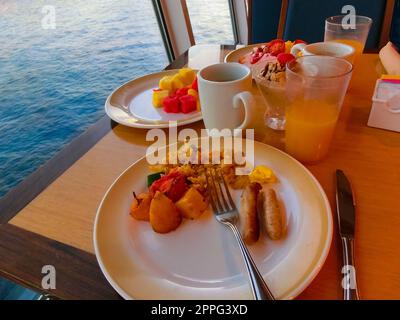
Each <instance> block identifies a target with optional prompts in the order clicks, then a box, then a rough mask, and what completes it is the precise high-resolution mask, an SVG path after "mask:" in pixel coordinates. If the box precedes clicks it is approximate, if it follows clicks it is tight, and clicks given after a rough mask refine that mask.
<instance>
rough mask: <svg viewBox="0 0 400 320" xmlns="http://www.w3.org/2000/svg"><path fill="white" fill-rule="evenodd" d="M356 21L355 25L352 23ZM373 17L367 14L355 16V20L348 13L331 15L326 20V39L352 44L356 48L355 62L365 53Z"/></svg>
mask: <svg viewBox="0 0 400 320" xmlns="http://www.w3.org/2000/svg"><path fill="white" fill-rule="evenodd" d="M352 22H354V25H351V23H352ZM371 25H372V19H371V18H369V17H365V16H354V21H352V20H351V17H350V19H348V15H339V16H333V17H329V18H328V19H326V20H325V41H335V42H339V43H344V44H348V45H350V46H352V47H353V48H354V49H355V57H354V63H356V61H357V58H358V57H359V56H360V55H361V54H362V53H363V51H364V47H365V43H366V41H367V38H368V34H369V30H370V29H371Z"/></svg>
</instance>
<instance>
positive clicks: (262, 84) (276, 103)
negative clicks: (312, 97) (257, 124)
mask: <svg viewBox="0 0 400 320" xmlns="http://www.w3.org/2000/svg"><path fill="white" fill-rule="evenodd" d="M253 76H254V79H255V81H256V83H257V86H258V89H259V90H260V92H261V95H262V96H263V98H264V102H265V104H266V107H267V109H266V112H265V115H264V118H265V124H266V125H267V126H268V127H269V128H271V129H274V130H285V109H286V105H287V99H286V95H285V81H284V82H277V81H269V80H267V79H265V78H264V77H262V76H260V75H259V74H258V73H257V74H254V75H253Z"/></svg>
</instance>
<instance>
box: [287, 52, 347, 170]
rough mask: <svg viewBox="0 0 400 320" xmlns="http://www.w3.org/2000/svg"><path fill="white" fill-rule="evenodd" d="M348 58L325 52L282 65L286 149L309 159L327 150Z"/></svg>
mask: <svg viewBox="0 0 400 320" xmlns="http://www.w3.org/2000/svg"><path fill="white" fill-rule="evenodd" d="M352 70H353V66H352V64H351V63H350V62H348V61H346V60H344V59H341V58H335V57H329V56H303V57H301V58H297V59H296V60H293V61H291V62H289V63H288V64H287V66H286V96H287V99H288V102H289V104H288V106H287V107H286V132H285V139H286V142H285V143H286V151H287V152H288V153H289V154H291V155H292V156H294V157H295V158H296V159H298V160H300V161H302V162H305V163H313V162H316V161H318V160H320V159H322V158H323V157H325V156H326V154H327V153H328V151H329V146H330V143H331V139H332V136H333V132H334V129H335V125H336V122H337V119H338V117H339V113H340V109H341V107H342V103H343V100H344V97H345V94H346V90H347V87H348V84H349V81H350V78H351V73H352Z"/></svg>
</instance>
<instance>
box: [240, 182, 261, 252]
mask: <svg viewBox="0 0 400 320" xmlns="http://www.w3.org/2000/svg"><path fill="white" fill-rule="evenodd" d="M259 189H260V185H259V184H258V183H251V184H249V185H247V186H246V187H245V188H244V190H243V193H242V196H241V197H240V209H239V217H240V233H241V235H242V239H243V241H244V242H245V243H246V244H253V243H255V242H256V241H257V240H258V237H259V235H260V224H259V222H258V216H257V194H258V191H259Z"/></svg>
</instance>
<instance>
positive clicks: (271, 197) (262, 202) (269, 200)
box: [257, 187, 283, 240]
mask: <svg viewBox="0 0 400 320" xmlns="http://www.w3.org/2000/svg"><path fill="white" fill-rule="evenodd" d="M257 207H258V211H259V214H260V217H261V221H262V225H263V226H264V228H265V230H266V232H267V234H268V236H269V237H270V238H271V239H272V240H279V239H280V238H282V235H283V226H282V214H281V211H280V209H279V203H278V200H277V198H276V193H275V191H274V189H271V188H267V187H264V188H263V189H262V190H261V191H260V192H259V194H258V206H257Z"/></svg>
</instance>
